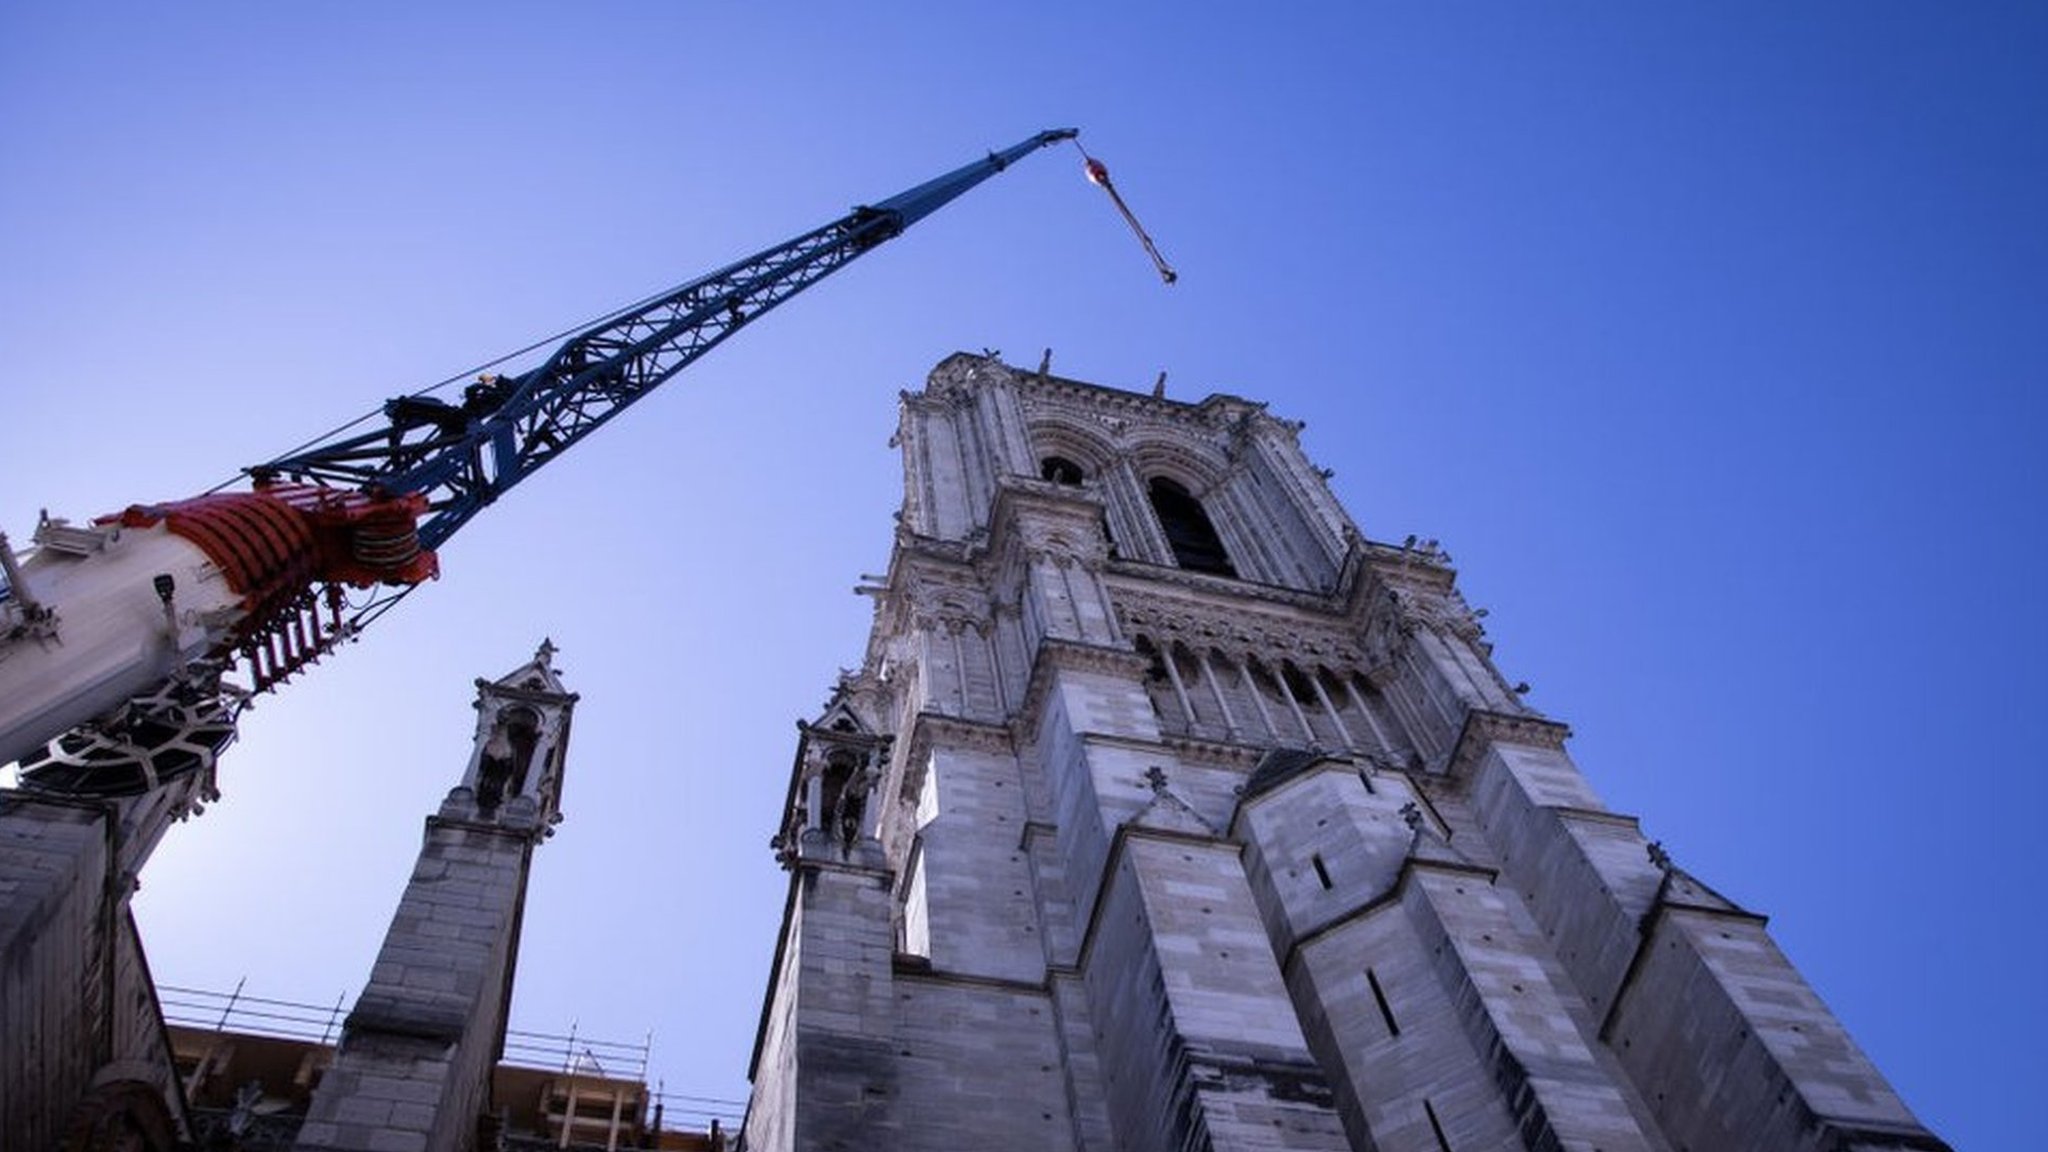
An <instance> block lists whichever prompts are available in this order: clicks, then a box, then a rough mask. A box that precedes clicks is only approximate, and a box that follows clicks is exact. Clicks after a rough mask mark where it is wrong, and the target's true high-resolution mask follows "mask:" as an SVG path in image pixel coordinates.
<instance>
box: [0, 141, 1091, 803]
mask: <svg viewBox="0 0 2048 1152" xmlns="http://www.w3.org/2000/svg"><path fill="white" fill-rule="evenodd" d="M1076 134H1077V133H1076V132H1075V130H1073V129H1055V130H1050V131H1045V132H1040V133H1039V134H1037V135H1036V136H1033V137H1031V138H1029V139H1027V140H1024V141H1022V142H1020V143H1018V144H1016V145H1014V146H1013V147H1010V148H1008V149H1005V150H1003V151H1001V152H992V153H990V154H989V155H988V156H986V157H985V158H983V159H980V160H977V161H974V162H973V163H971V164H967V165H964V166H962V167H960V168H958V169H955V170H954V171H952V172H949V173H946V174H945V175H943V176H940V177H938V178H936V179H933V180H930V181H927V182H925V183H923V184H919V185H917V186H916V187H914V188H910V189H908V190H906V191H904V192H901V193H898V194H897V195H895V196H892V197H890V198H888V199H886V200H883V201H881V202H879V203H876V204H873V205H864V206H861V207H857V208H854V209H853V210H852V211H851V212H849V213H847V214H846V215H845V216H842V217H840V218H839V219H837V220H834V221H832V222H830V223H828V224H825V225H823V226H822V227H819V228H814V229H812V230H811V231H809V232H806V233H804V234H802V235H800V236H797V237H795V238H793V239H790V240H785V241H783V242H782V243H780V244H776V245H774V246H772V247H769V248H765V249H763V250H761V251H759V252H756V253H754V254H753V255H751V256H748V257H746V258H745V259H742V260H739V261H736V262H734V263H732V264H728V265H726V266H725V267H723V268H720V269H718V270H717V271H715V272H711V273H709V274H707V275H704V276H700V277H698V278H697V279H695V280H691V281H690V282H688V283H686V284H683V285H682V286H680V287H678V288H675V289H673V290H671V291H668V292H665V293H662V294H660V295H657V296H654V297H650V298H648V299H646V300H642V301H640V302H638V303H636V304H632V305H629V306H627V307H626V308H624V309H621V310H619V311H617V312H615V313H613V314H611V315H609V316H607V317H605V318H604V319H602V320H600V321H598V322H596V323H594V324H592V325H590V326H589V327H587V328H584V329H583V330H582V331H580V332H577V333H576V334H574V335H572V336H570V337H568V338H567V339H566V340H564V341H562V343H561V344H560V345H559V346H558V347H556V348H555V349H554V351H553V352H552V353H551V354H549V355H548V357H547V359H546V360H545V361H543V362H542V363H541V364H540V365H539V366H538V367H535V368H532V369H529V370H527V371H524V372H521V373H519V374H517V375H510V376H504V375H499V376H484V377H480V378H479V379H478V380H477V381H476V382H475V383H473V384H470V385H469V386H468V387H467V388H466V389H465V390H464V391H463V393H462V395H461V399H460V400H459V401H458V402H450V401H448V400H443V399H441V398H439V397H437V396H434V395H432V394H431V393H432V391H433V390H432V389H430V390H428V391H427V392H422V393H416V394H413V395H408V396H402V397H399V398H397V399H394V400H391V401H388V402H387V403H386V404H385V405H384V407H383V410H382V413H381V415H382V424H381V425H380V426H374V427H372V428H370V429H369V430H367V431H356V430H354V429H355V428H357V427H360V425H361V424H362V423H363V421H358V422H357V424H356V425H352V426H350V427H348V428H344V429H343V430H340V431H337V432H336V433H334V434H332V435H330V436H327V437H324V438H322V439H320V440H318V441H315V442H314V443H311V444H309V445H307V446H305V447H302V448H299V449H294V450H293V451H291V452H288V453H286V454H284V455H282V456H279V457H277V458H275V459H273V460H270V461H267V462H265V463H263V464H259V465H255V466H253V467H250V468H246V469H244V470H243V471H244V473H245V474H246V476H247V477H248V479H249V481H250V485H249V487H248V488H247V489H246V490H239V491H219V490H216V491H213V492H209V493H206V494H204V495H200V496H196V497H193V498H190V499H186V500H177V501H172V502H170V503H163V504H136V505H133V506H131V507H129V508H127V509H125V510H124V511H121V512H119V513H115V514H113V515H109V516H102V517H99V518H98V519H95V520H93V521H91V522H89V523H85V524H72V523H68V522H66V521H63V520H57V519H51V518H50V517H49V516H48V514H47V513H45V514H44V516H43V518H42V521H41V523H40V524H38V525H37V527H36V531H35V536H34V544H35V546H34V548H32V549H30V550H28V551H27V552H26V553H24V554H22V555H19V556H17V555H16V554H15V552H14V551H13V550H12V548H11V547H10V546H9V545H8V543H7V539H6V537H5V535H4V534H0V765H5V764H7V763H9V762H13V761H18V762H19V764H20V767H21V786H22V787H24V788H31V789H38V790H44V791H56V792H66V793H75V794H87V795H98V796H119V795H133V794H136V793H140V792H144V791H147V790H149V789H151V788H153V787H155V786H157V785H158V784H160V783H163V782H165V781H168V780H171V779H174V778H176V777H178V776H182V775H185V774H189V773H192V772H195V771H208V772H210V771H211V770H212V768H213V765H214V762H215V758H216V757H217V756H218V755H219V753H220V751H221V750H222V749H223V748H225V747H226V746H227V744H228V743H229V742H231V741H232V740H233V739H234V735H235V724H236V720H237V717H238V714H239V713H240V711H241V709H242V707H243V706H244V705H245V704H246V702H247V701H248V699H249V697H250V696H252V695H254V694H256V693H260V692H263V691H266V690H269V689H271V688H274V687H276V686H277V685H278V684H280V683H282V682H284V681H285V680H286V679H287V678H289V677H290V676H292V675H293V674H294V673H296V672H298V671H299V670H301V669H303V668H304V667H305V666H306V665H308V664H310V663H312V662H313V661H314V660H316V659H318V658H319V657H321V656H323V655H325V654H326V653H328V652H330V651H333V650H334V649H335V648H336V647H337V646H338V645H340V644H342V643H345V642H347V641H350V640H353V639H354V638H355V637H356V635H357V634H358V633H359V632H360V631H361V630H362V628H363V627H364V626H365V625H367V624H368V623H369V622H370V621H372V620H374V619H376V618H377V617H378V616H380V615H382V614H383V613H384V612H385V611H387V610H389V609H390V607H391V606H392V605H393V604H395V603H397V602H398V601H399V600H400V599H402V598H403V597H404V596H405V595H406V594H408V593H409V592H411V591H412V590H413V589H415V588H417V587H418V586H419V585H420V584H421V583H423V582H425V581H427V580H430V579H433V578H434V577H435V576H437V575H438V574H439V561H438V559H437V558H436V555H435V549H437V548H439V547H440V546H441V545H442V544H443V543H445V542H446V541H447V540H448V538H449V537H451V536H453V535H454V534H455V532H456V530H457V529H459V528H461V527H462V526H463V525H464V524H465V523H467V522H468V521H469V520H470V518H471V517H473V516H475V515H476V514H477V513H478V512H480V511H482V510H483V509H484V507H485V506H487V505H489V504H491V503H492V502H493V501H495V500H496V499H497V498H498V497H500V496H502V495H504V494H505V493H506V492H507V491H508V490H510V489H511V488H512V487H513V485H515V484H517V483H519V482H520V481H521V480H523V479H525V478H526V477H528V476H530V475H532V474H533V473H534V472H535V471H537V470H538V469H539V468H540V467H541V466H542V465H544V464H546V463H548V462H549V461H551V460H554V459H555V458H557V457H559V456H560V455H561V454H562V453H564V452H566V451H567V450H568V449H569V447H570V446H571V445H573V444H575V443H576V442H578V441H579V440H581V439H583V438H584V437H585V436H587V435H589V434H590V433H591V432H593V431H595V430H596V429H597V427H598V426H599V425H601V424H603V423H604V422H605V421H607V420H609V419H611V418H612V417H614V416H616V415H618V414H619V413H620V412H623V411H625V409H626V408H627V407H628V406H629V405H631V404H632V403H634V402H635V401H637V400H639V399H641V398H642V397H644V396H646V395H647V394H648V393H649V392H652V391H653V390H654V389H655V388H657V387H659V386H660V385H661V384H662V383H664V382H666V381H667V380H669V379H670V378H671V377H673V376H674V375H675V374H676V373H678V372H680V371H681V370H682V369H683V368H685V367H687V366H689V365H690V364H691V363H692V362H693V361H695V360H696V359H697V358H698V357H700V356H702V355H703V354H704V353H706V352H708V351H710V350H711V349H712V348H714V347H716V346H717V345H718V344H719V343H720V342H722V341H724V340H725V339H726V338H727V337H729V336H731V335H732V334H733V333H735V332H737V331H739V330H740V328H741V327H743V326H745V325H747V324H749V323H751V322H753V321H754V320H756V319H758V318H759V317H760V316H761V314H762V313H764V312H766V311H768V310H769V309H771V308H773V307H775V306H776V305H777V304H780V303H782V302H783V301H785V300H787V299H789V298H790V297H791V296H793V295H795V294H796V293H798V292H800V291H802V290H803V289H805V288H807V287H809V286H810V285H812V284H815V283H817V282H818V281H819V280H821V279H823V278H825V277H826V276H829V275H831V274H832V273H833V272H835V271H837V270H839V269H840V268H843V267H845V266H846V265H847V264H848V263H850V262H851V261H852V260H854V259H855V258H856V257H858V256H860V255H862V254H863V253H866V252H868V251H870V250H872V249H874V248H876V247H877V246H879V245H881V244H882V243H884V242H885V241H888V240H890V239H893V238H894V237H896V236H898V235H901V234H902V233H903V231H904V230H905V229H907V228H909V227H910V226H911V225H912V224H915V223H917V222H918V221H919V220H922V219H923V218H925V217H926V216H929V215H931V214H932V213H933V212H935V211H937V210H938V209H940V208H942V207H944V206H945V205H946V204H947V203H949V202H951V201H952V200H954V199H955V198H957V197H959V196H960V195H961V194H962V193H965V192H967V191H968V190H969V189H971V188H973V187H974V186H975V185H977V184H980V183H981V182H982V181H984V180H986V179H988V178H989V177H990V176H993V175H995V174H996V173H997V172H1000V171H1002V170H1003V169H1005V168H1007V167H1008V166H1009V165H1010V164H1012V163H1013V162H1015V161H1017V160H1019V159H1022V158H1023V157H1025V156H1027V155H1029V154H1031V153H1033V152H1035V151H1037V150H1038V149H1040V148H1044V147H1047V146H1049V145H1052V144H1054V143H1057V142H1059V141H1062V140H1069V139H1072V138H1073V137H1074V136H1075V135H1076ZM365 419H366V420H370V421H372V422H373V423H374V420H375V418H374V417H368V418H365ZM350 589H355V590H358V591H359V592H360V591H361V590H369V594H368V595H367V597H365V598H363V599H362V601H361V602H360V603H357V604H350V603H349V591H348V590H350ZM231 675H238V676H240V677H242V680H243V681H246V682H237V681H235V680H231V679H229V677H230V676H231Z"/></svg>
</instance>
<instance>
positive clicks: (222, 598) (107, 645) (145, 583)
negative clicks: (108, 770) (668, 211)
mask: <svg viewBox="0 0 2048 1152" xmlns="http://www.w3.org/2000/svg"><path fill="white" fill-rule="evenodd" d="M36 536H37V546H36V547H35V548H34V549H33V550H31V551H29V552H28V553H27V554H26V555H25V556H24V557H23V558H22V560H21V561H20V562H19V563H18V564H16V565H13V567H14V570H15V572H16V573H18V574H19V576H20V577H21V580H20V585H19V586H10V587H9V589H8V592H7V596H6V599H4V600H0V764H6V763H9V762H11V761H14V760H17V759H19V758H21V757H23V756H26V755H28V754H29V753H31V752H33V751H36V750H37V749H39V748H41V747H42V746H43V745H44V744H45V743H47V742H48V741H49V739H50V734H51V733H53V732H63V731H67V730H69V729H72V728H75V727H78V726H79V725H82V724H85V723H87V722H89V721H91V720H94V719H95V718H97V717H100V716H103V715H106V714H107V713H109V712H111V711H112V710H114V709H115V708H117V707H119V706H120V705H121V704H122V703H124V702H125V701H127V700H129V699H130V698H132V697H135V696H138V695H141V694H142V693H144V692H146V691H148V690H149V689H151V688H153V687H154V686H156V685H159V684H162V683H163V682H164V681H165V680H167V679H168V678H170V677H171V676H172V675H173V674H174V673H176V672H177V671H178V670H179V669H182V668H184V667H186V666H187V665H189V664H191V663H192V662H193V661H194V660H198V659H200V658H202V657H204V656H205V655H206V654H207V653H208V652H209V651H212V650H213V649H214V648H215V647H217V646H218V645H219V644H220V643H221V642H222V640H223V639H225V638H226V637H227V636H228V635H229V634H230V632H231V631H232V629H233V627H234V625H235V623H236V622H237V621H239V620H240V619H241V618H242V616H243V615H244V612H243V608H242V597H241V595H240V594H238V593H237V592H235V590H234V589H233V588H231V587H230V586H229V585H228V581H227V579H226V577H225V575H224V574H223V573H222V572H221V570H220V568H219V567H218V566H217V565H215V564H214V563H213V561H212V560H210V559H209V558H208V557H207V555H206V553H205V552H204V551H202V550H201V549H200V548H199V547H198V546H197V545H195V544H193V543H192V542H191V541H189V540H186V539H184V538H182V537H180V536H176V535H173V534H172V533H171V531H170V530H169V528H168V527H167V526H166V525H165V524H163V523H158V524H155V525H152V526H149V527H143V528H130V527H124V526H121V525H118V524H116V525H109V526H95V527H90V528H77V527H72V526H69V525H66V524H64V523H62V522H61V521H46V522H45V523H44V525H43V526H42V528H41V529H39V530H38V531H37V533H36ZM0 547H4V545H0ZM165 576H168V577H169V578H170V588H171V590H172V591H171V596H170V599H169V602H168V603H166V601H165V599H164V597H163V596H161V595H160V594H159V593H158V591H157V587H158V580H159V578H160V577H165ZM12 584H13V582H12V581H10V585H12Z"/></svg>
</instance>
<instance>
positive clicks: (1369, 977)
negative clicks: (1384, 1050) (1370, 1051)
mask: <svg viewBox="0 0 2048 1152" xmlns="http://www.w3.org/2000/svg"><path fill="white" fill-rule="evenodd" d="M1365 982H1366V984H1367V985H1369V986H1370V987H1371V988H1372V998H1373V1002H1374V1003H1375V1004H1378V1005H1379V1006H1380V1019H1382V1020H1385V1021H1386V1022H1387V1035H1389V1036H1399V1035H1400V1034H1401V1024H1400V1022H1399V1021H1397V1020H1395V1019H1394V1008H1393V1005H1391V1004H1388V1003H1387V992H1386V989H1384V988H1381V987H1380V978H1379V976H1377V975H1376V974H1374V972H1373V970H1372V969H1370V968H1367V969H1366V970H1365Z"/></svg>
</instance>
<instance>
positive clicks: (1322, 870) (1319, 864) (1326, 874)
mask: <svg viewBox="0 0 2048 1152" xmlns="http://www.w3.org/2000/svg"><path fill="white" fill-rule="evenodd" d="M1308 862H1309V863H1311V864H1313V865H1315V866H1316V879H1318V880H1321V881H1322V882H1323V890H1324V891H1325V892H1327V891H1329V889H1330V870H1329V868H1328V867H1326V866H1324V864H1323V854H1322V853H1320V852H1318V853H1316V854H1315V855H1313V856H1310V857H1309V858H1308Z"/></svg>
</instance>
